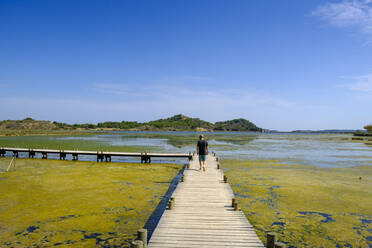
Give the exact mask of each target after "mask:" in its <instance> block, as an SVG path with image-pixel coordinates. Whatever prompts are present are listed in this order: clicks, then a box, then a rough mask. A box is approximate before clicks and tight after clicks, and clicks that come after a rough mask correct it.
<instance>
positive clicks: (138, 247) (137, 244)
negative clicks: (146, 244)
mask: <svg viewBox="0 0 372 248" xmlns="http://www.w3.org/2000/svg"><path fill="white" fill-rule="evenodd" d="M130 248H143V242H142V241H141V240H135V241H132V243H131V244H130Z"/></svg>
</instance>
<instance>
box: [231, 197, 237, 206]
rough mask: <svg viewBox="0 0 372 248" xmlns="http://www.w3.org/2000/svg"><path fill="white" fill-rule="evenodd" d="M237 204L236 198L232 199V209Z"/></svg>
mask: <svg viewBox="0 0 372 248" xmlns="http://www.w3.org/2000/svg"><path fill="white" fill-rule="evenodd" d="M235 202H236V199H235V198H232V201H231V207H234V204H235Z"/></svg>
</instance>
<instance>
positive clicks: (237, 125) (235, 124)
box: [214, 118, 262, 132]
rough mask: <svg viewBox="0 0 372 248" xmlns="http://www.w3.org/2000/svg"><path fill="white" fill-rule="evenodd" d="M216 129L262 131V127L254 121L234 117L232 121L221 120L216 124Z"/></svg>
mask: <svg viewBox="0 0 372 248" xmlns="http://www.w3.org/2000/svg"><path fill="white" fill-rule="evenodd" d="M214 130H215V131H256V132H260V131H262V128H259V127H257V126H256V125H255V124H253V123H252V122H250V121H248V120H246V119H242V118H240V119H234V120H230V121H220V122H216V123H215V124H214Z"/></svg>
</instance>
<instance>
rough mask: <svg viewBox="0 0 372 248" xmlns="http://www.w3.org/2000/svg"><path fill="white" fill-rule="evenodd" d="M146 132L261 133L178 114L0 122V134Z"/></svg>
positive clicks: (242, 123) (247, 125) (238, 122)
mask: <svg viewBox="0 0 372 248" xmlns="http://www.w3.org/2000/svg"><path fill="white" fill-rule="evenodd" d="M76 129H78V130H96V129H100V130H108V129H114V130H139V131H141V130H149V131H261V130H262V129H261V128H259V127H257V126H256V125H255V124H253V123H252V122H250V121H248V120H246V119H235V120H229V121H221V122H216V123H214V124H213V123H211V122H208V121H203V120H200V119H199V118H191V117H188V116H185V115H182V114H178V115H175V116H172V117H169V118H166V119H158V120H154V121H149V122H144V123H141V122H136V121H121V122H117V121H106V122H100V123H98V124H91V123H84V124H67V123H62V122H56V121H55V122H50V121H39V120H34V119H32V118H26V119H24V120H5V121H0V131H1V130H3V131H11V130H17V131H19V130H76Z"/></svg>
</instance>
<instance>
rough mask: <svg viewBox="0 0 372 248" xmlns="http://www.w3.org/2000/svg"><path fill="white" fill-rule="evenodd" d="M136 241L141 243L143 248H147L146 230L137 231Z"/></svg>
mask: <svg viewBox="0 0 372 248" xmlns="http://www.w3.org/2000/svg"><path fill="white" fill-rule="evenodd" d="M137 239H138V240H141V241H142V243H143V248H147V229H144V228H142V229H139V230H138V231H137Z"/></svg>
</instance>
